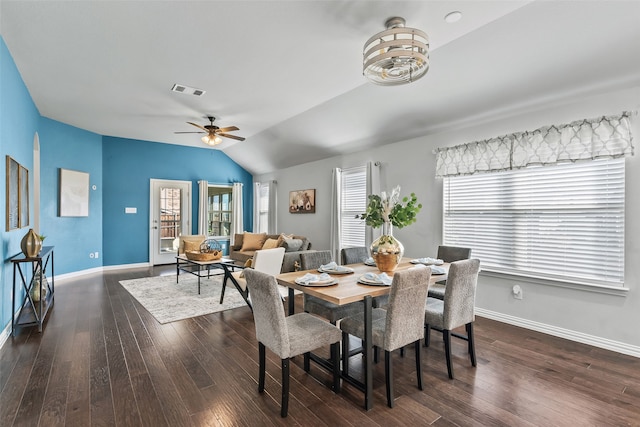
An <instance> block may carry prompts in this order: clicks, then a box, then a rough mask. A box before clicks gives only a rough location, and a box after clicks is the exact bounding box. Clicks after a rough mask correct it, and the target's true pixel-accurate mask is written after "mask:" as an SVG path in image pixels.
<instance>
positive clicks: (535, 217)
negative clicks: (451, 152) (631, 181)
mask: <svg viewBox="0 0 640 427" xmlns="http://www.w3.org/2000/svg"><path fill="white" fill-rule="evenodd" d="M624 165H625V163H624V158H621V159H604V160H594V161H588V162H579V163H569V164H559V165H555V166H545V167H540V166H538V167H528V168H525V169H520V170H516V171H508V172H496V173H484V174H474V175H468V176H456V177H449V178H445V179H444V186H443V187H444V188H443V190H444V191H443V197H444V198H443V210H444V212H443V227H444V230H443V232H444V243H445V244H447V245H455V246H465V247H471V248H472V250H473V252H472V254H473V257H474V258H479V259H480V260H481V261H482V268H483V270H492V271H498V272H505V273H512V274H519V275H525V276H530V277H541V278H546V279H554V280H560V281H570V282H577V283H586V284H599V285H609V286H622V285H623V282H624V201H625V200H624V190H625V188H624V187H625V181H624V177H625V170H624Z"/></svg>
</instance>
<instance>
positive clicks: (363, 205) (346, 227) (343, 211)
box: [340, 166, 367, 248]
mask: <svg viewBox="0 0 640 427" xmlns="http://www.w3.org/2000/svg"><path fill="white" fill-rule="evenodd" d="M340 188H341V197H340V226H341V229H340V236H341V241H340V246H341V247H343V248H349V247H354V246H364V245H365V243H364V241H365V223H364V221H362V220H361V219H357V218H356V215H358V214H361V213H363V212H364V211H365V210H366V209H367V168H366V166H359V167H355V168H349V169H343V170H342V179H341V185H340Z"/></svg>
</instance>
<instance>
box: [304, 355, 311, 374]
mask: <svg viewBox="0 0 640 427" xmlns="http://www.w3.org/2000/svg"><path fill="white" fill-rule="evenodd" d="M310 370H311V353H309V352H306V353H305V354H304V371H305V372H309V371H310Z"/></svg>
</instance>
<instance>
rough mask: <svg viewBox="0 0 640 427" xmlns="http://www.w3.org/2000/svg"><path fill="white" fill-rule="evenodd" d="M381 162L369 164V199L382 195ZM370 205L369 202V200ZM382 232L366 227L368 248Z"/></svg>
mask: <svg viewBox="0 0 640 427" xmlns="http://www.w3.org/2000/svg"><path fill="white" fill-rule="evenodd" d="M381 167H382V164H381V163H380V162H367V197H369V196H370V195H372V194H380V168H381ZM367 203H368V200H367ZM380 233H381V230H375V229H374V228H373V227H366V231H365V235H364V241H365V246H366V247H367V248H368V247H369V246H371V243H373V241H374V240H375V239H377V238H378V237H379V236H380Z"/></svg>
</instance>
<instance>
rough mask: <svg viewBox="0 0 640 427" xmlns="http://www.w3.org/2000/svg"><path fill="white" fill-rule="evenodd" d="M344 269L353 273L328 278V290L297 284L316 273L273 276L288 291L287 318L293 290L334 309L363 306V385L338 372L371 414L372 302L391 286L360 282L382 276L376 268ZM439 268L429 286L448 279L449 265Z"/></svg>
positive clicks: (406, 262) (404, 265)
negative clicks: (360, 395)
mask: <svg viewBox="0 0 640 427" xmlns="http://www.w3.org/2000/svg"><path fill="white" fill-rule="evenodd" d="M411 261H412V259H411V258H402V260H401V262H400V263H399V264H398V266H397V267H396V269H395V271H394V273H395V272H398V271H403V270H407V269H409V268H412V267H416V265H417V264H415V263H412V262H411ZM346 267H349V268H350V269H352V270H353V272H351V273H344V272H340V273H339V274H331V276H332V277H333V278H335V283H334V284H332V285H328V286H315V285H314V286H305V285H303V284H299V283H297V282H296V279H299V278H301V277H302V276H304V275H305V274H308V273H311V274H319V272H318V270H302V271H294V272H290V273H281V274H279V275H277V276H276V279H277V281H278V284H280V285H282V286H286V287H287V288H289V298H288V312H289V315H292V314H294V312H295V304H294V292H295V291H296V290H297V291H300V292H303V293H305V294H308V295H312V296H314V297H316V298H320V299H322V300H324V301H328V302H331V303H333V304H336V305H345V304H351V303H354V302H359V301H361V302H363V305H364V306H363V317H364V319H363V320H364V339H363V341H362V347H363V350H362V351H363V362H364V367H365V369H364V378H363V381H361V380H359V379H357V378H354V377H353V376H352V375H350V374H348V370H345V367H344V366H343V369H342V371H341V372H342V375H341V376H342V379H343V380H344V381H346V382H348V383H349V384H351V385H353V386H355V387H356V388H358V389H359V390H360V391H362V392H363V393H364V408H365V409H366V410H370V409H371V408H373V343H372V339H371V335H372V327H371V326H372V300H373V298H375V297H378V296H383V295H387V294H389V292H390V288H391V286H389V285H382V284H381V285H366V284H363V283H361V282H360V279H361V278H362V276H363V275H365V274H367V273H376V274H380V273H381V272H380V271H379V270H378V268H377V267H376V266H375V265H367V264H365V263H358V264H349V265H347V266H346ZM439 267H442V268H443V269H444V271H445V273H444V274H438V275H433V274H432V276H431V280H430V285H431V284H433V283H435V282H437V281H440V280H445V279H446V278H447V273H448V271H449V263H444V264H442V265H440V266H439ZM394 273H388V274H387V275H388V276H389V277H391V278H393V274H394ZM325 367H326V366H325Z"/></svg>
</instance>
